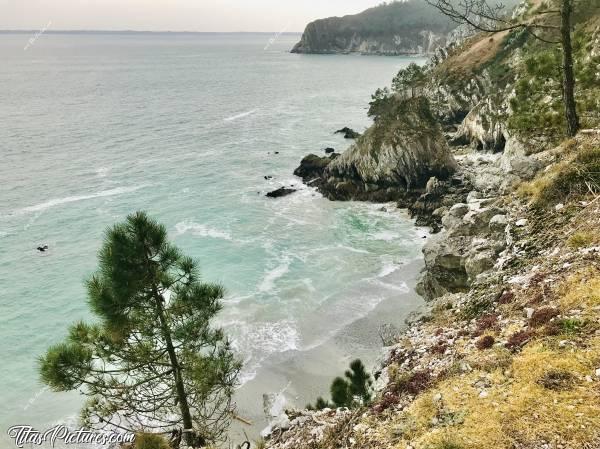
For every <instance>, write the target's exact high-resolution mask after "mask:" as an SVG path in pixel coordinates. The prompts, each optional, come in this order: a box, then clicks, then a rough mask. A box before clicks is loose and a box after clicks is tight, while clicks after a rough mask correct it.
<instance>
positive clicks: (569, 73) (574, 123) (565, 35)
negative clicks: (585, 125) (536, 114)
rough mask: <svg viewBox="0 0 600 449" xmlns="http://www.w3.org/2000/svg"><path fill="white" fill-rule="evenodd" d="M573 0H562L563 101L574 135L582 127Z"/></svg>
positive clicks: (568, 128) (568, 130)
mask: <svg viewBox="0 0 600 449" xmlns="http://www.w3.org/2000/svg"><path fill="white" fill-rule="evenodd" d="M572 2H573V0H562V5H561V12H560V16H561V27H560V32H561V42H562V47H563V101H564V103H565V118H566V120H567V134H568V136H569V137H574V136H575V135H576V134H577V132H578V131H579V128H580V123H579V116H578V115H577V103H576V102H575V75H574V73H573V44H572V42H571V18H572V16H573V3H572Z"/></svg>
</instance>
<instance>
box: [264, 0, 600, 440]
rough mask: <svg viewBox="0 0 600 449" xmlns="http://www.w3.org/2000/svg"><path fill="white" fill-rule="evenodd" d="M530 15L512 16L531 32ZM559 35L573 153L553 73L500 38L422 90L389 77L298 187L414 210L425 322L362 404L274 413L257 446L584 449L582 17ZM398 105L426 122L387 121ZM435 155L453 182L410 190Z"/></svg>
mask: <svg viewBox="0 0 600 449" xmlns="http://www.w3.org/2000/svg"><path fill="white" fill-rule="evenodd" d="M540 4H542V2H533V4H532V5H531V6H527V7H525V8H523V11H522V12H523V13H526V14H529V17H531V15H533V14H535V12H536V9H535V8H536V7H539V6H540ZM574 26H575V32H574V41H575V43H576V44H575V72H576V77H577V80H578V87H577V89H578V110H579V112H580V114H581V117H582V121H583V130H582V131H581V132H580V133H579V134H578V135H577V136H576V137H575V138H572V139H565V138H564V137H563V136H564V127H565V122H564V119H563V116H562V110H561V107H562V105H561V94H560V81H561V80H560V77H558V76H557V75H556V70H555V68H556V67H557V64H559V62H558V61H559V60H558V59H557V58H558V57H559V56H557V54H556V51H554V49H553V48H549V47H547V46H546V45H545V44H543V43H541V42H539V41H536V40H535V39H533V38H532V37H531V36H530V35H528V34H527V33H523V32H519V31H518V30H515V31H512V32H506V33H497V34H493V35H489V34H482V35H477V36H473V37H472V38H470V39H469V40H468V41H466V42H464V43H463V44H462V45H460V46H455V47H451V48H446V49H443V50H440V51H438V52H437V53H436V55H435V57H433V58H432V62H431V64H430V65H429V66H428V67H426V68H425V70H424V72H423V73H424V77H421V76H415V77H410V76H407V73H408V72H402V73H401V75H402V76H400V75H399V76H398V77H397V78H396V79H395V80H394V87H393V90H391V91H390V90H388V91H380V92H378V94H376V95H375V96H374V101H373V102H372V103H371V112H372V113H373V114H374V118H375V124H374V125H373V127H372V128H371V129H370V130H368V131H367V132H366V133H365V136H364V137H363V138H362V139H363V140H362V141H361V140H360V139H359V141H357V143H356V144H355V145H354V146H351V147H350V149H349V150H348V151H347V152H346V153H345V154H343V155H340V156H336V157H334V158H333V159H332V160H329V161H324V160H321V159H320V158H318V159H315V160H314V161H313V162H315V164H313V167H316V168H314V170H315V171H314V172H313V175H315V174H316V177H314V178H312V179H309V178H311V176H307V177H306V179H305V180H306V181H307V182H311V181H313V182H314V184H315V185H316V186H317V188H319V189H321V190H322V191H324V192H325V193H326V194H327V195H328V196H329V197H330V198H335V195H336V194H335V192H333V193H332V192H330V191H329V189H330V188H332V187H331V186H333V187H335V188H337V187H339V188H340V190H339V191H340V192H341V193H339V194H341V195H342V196H344V195H346V193H347V186H346V184H344V181H342V182H340V183H338V184H339V185H336V184H335V183H331V182H329V181H328V179H329V178H334V179H339V180H345V182H347V180H349V179H350V180H351V182H352V183H354V184H356V185H360V182H358V181H357V180H361V181H364V180H369V182H368V183H367V184H368V185H369V189H367V188H366V187H365V188H364V189H363V190H362V191H361V192H366V191H367V190H368V191H370V192H371V195H370V197H369V198H367V199H370V200H377V199H378V195H377V194H376V193H374V192H382V191H383V192H385V191H388V190H389V189H392V190H393V189H394V188H400V189H404V188H406V187H407V186H408V189H407V190H408V191H411V192H413V193H414V195H413V196H411V197H410V198H408V197H407V196H404V197H403V198H401V199H400V200H399V204H398V205H399V206H400V207H409V209H410V210H411V211H412V212H413V214H415V216H416V217H418V218H419V219H420V220H422V221H426V222H428V223H429V224H432V225H433V227H434V230H435V231H439V232H437V233H436V234H435V235H433V236H432V237H431V238H430V239H428V242H427V243H426V245H425V248H424V258H425V265H426V268H425V270H424V273H423V278H422V281H421V284H420V286H419V291H420V293H421V294H422V295H423V296H424V297H425V298H426V299H427V300H428V308H427V311H426V312H424V313H423V314H422V315H421V316H420V317H418V318H416V319H413V320H411V321H410V322H408V323H406V326H405V328H404V332H403V333H402V334H401V335H399V336H398V337H397V338H396V339H395V341H393V342H391V345H390V346H389V347H387V348H386V349H385V356H384V359H383V360H382V361H381V363H380V364H379V365H378V366H376V367H375V368H374V375H375V377H376V379H377V381H376V385H375V399H374V400H373V401H372V402H370V403H368V404H364V405H363V406H362V407H357V408H355V409H350V410H349V409H337V410H334V409H324V410H319V411H306V410H299V411H293V410H292V411H288V412H287V416H288V418H289V419H288V420H287V421H286V423H285V425H284V426H280V427H276V428H275V429H274V431H273V432H272V433H271V435H270V437H269V438H268V440H267V442H266V446H267V447H270V448H277V449H283V448H292V447H293V448H299V449H304V448H306V449H308V448H322V449H329V448H331V449H333V448H340V447H343V448H357V449H358V448H360V449H364V448H367V449H380V448H381V449H383V448H390V447H394V448H400V449H480V448H498V449H515V448H519V449H542V448H570V449H571V448H572V449H579V448H582V449H583V448H588V447H589V448H596V447H600V405H599V404H600V401H599V399H600V356H599V354H600V296H599V292H600V232H599V231H598V229H599V224H600V116H599V115H598V113H597V111H598V110H599V106H600V75H599V73H600V72H599V71H598V67H600V5H599V4H598V3H597V1H591V2H588V4H587V6H584V13H582V14H578V15H577V16H576V20H575V24H574ZM413 72H414V70H413ZM415 73H416V72H415ZM407 93H410V94H407ZM414 96H416V97H418V98H422V99H421V100H419V101H420V102H423V103H421V104H425V102H426V104H427V105H428V110H429V112H428V113H417V114H414V113H413V114H401V115H394V114H393V113H392V114H391V116H393V117H396V120H390V119H389V118H390V114H389V112H390V111H394V110H395V107H396V106H394V105H398V104H404V105H406V104H414V102H415V101H416V100H415V98H414ZM407 97H408V98H407ZM406 102H408V103H406ZM432 118H433V119H432ZM378 122H379V123H378ZM402 123H403V124H405V125H406V126H407V127H415V126H416V125H417V123H422V125H423V129H424V134H425V135H429V136H435V137H434V138H433V139H432V140H431V141H432V142H436V151H433V152H430V151H425V150H424V148H425V147H427V145H424V144H423V143H422V139H418V140H416V141H411V140H410V133H408V136H405V135H403V134H398V133H399V132H400V131H399V130H402V129H404V128H405V127H404V126H403V125H402ZM378 128H379V129H378ZM416 129H417V130H418V129H420V128H416ZM373 135H377V136H381V135H384V136H388V135H389V136H394V135H395V136H397V139H396V140H394V139H393V138H390V140H389V141H387V140H385V139H383V140H382V139H373V137H372V136H373ZM440 136H441V137H440ZM443 140H446V143H444V142H443ZM398 141H400V142H402V144H401V145H399V144H398ZM390 142H395V146H393V145H390ZM391 148H394V149H395V151H393V152H390V149H391ZM412 154H419V155H420V156H421V158H420V159H419V160H418V161H419V162H418V164H417V165H418V168H415V167H416V166H415V165H414V164H412V165H410V166H411V167H412V168H411V171H413V172H414V173H415V174H416V175H415V177H414V178H413V182H405V180H404V178H403V177H402V176H398V173H400V174H402V173H403V172H402V171H400V172H396V171H394V170H395V168H396V167H405V165H403V162H404V159H403V158H404V157H407V158H411V155H412ZM390 155H393V157H390ZM440 156H441V157H442V159H441V160H443V161H444V166H445V167H453V169H452V174H450V175H449V177H448V178H447V179H443V177H440V178H439V179H438V177H437V176H440V173H439V172H436V171H434V172H435V174H436V177H435V178H431V179H429V180H428V181H426V183H425V189H424V190H423V180H424V179H425V177H426V176H427V175H428V174H432V173H433V172H432V173H429V172H428V167H430V166H431V165H428V163H429V162H430V161H440ZM400 161H402V162H400ZM317 162H318V163H317ZM434 165H435V164H434ZM301 168H302V166H301ZM301 172H302V170H301ZM302 174H306V173H305V172H303V173H302ZM323 179H324V180H325V181H323ZM382 180H385V181H386V182H387V181H389V183H386V182H384V183H382ZM323 182H325V187H323ZM383 197H385V195H383ZM390 213H393V212H390ZM393 324H396V325H397V323H393Z"/></svg>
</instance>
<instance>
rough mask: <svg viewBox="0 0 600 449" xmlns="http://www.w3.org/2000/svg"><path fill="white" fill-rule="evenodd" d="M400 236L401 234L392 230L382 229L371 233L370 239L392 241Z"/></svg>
mask: <svg viewBox="0 0 600 449" xmlns="http://www.w3.org/2000/svg"><path fill="white" fill-rule="evenodd" d="M399 238H400V235H398V233H396V232H392V231H380V232H375V233H373V234H370V235H369V239H370V240H381V241H384V242H392V241H394V240H397V239H399Z"/></svg>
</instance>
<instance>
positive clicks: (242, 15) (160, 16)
mask: <svg viewBox="0 0 600 449" xmlns="http://www.w3.org/2000/svg"><path fill="white" fill-rule="evenodd" d="M379 3H381V0H0V29H2V30H40V29H43V28H46V27H47V28H48V29H51V30H140V31H206V32H212V31H262V32H282V31H287V32H294V31H303V30H304V27H305V26H306V24H307V23H309V22H310V21H312V20H315V19H319V18H324V17H330V16H341V15H345V14H355V13H358V12H361V11H363V10H364V9H367V8H369V7H372V6H375V5H377V4H379Z"/></svg>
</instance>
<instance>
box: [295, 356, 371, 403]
mask: <svg viewBox="0 0 600 449" xmlns="http://www.w3.org/2000/svg"><path fill="white" fill-rule="evenodd" d="M344 376H345V379H344V378H342V377H336V378H335V379H334V380H333V382H332V384H331V389H330V392H331V401H332V403H331V404H330V403H329V402H327V401H326V400H325V399H323V398H321V397H319V398H317V401H316V403H315V405H314V407H313V406H311V405H310V404H309V405H308V406H307V408H308V409H310V410H313V409H316V410H322V409H324V408H328V407H348V408H355V407H360V406H362V405H366V404H369V403H370V402H371V385H372V384H373V381H372V379H371V375H370V374H369V373H367V371H366V369H365V366H364V365H363V363H362V362H361V361H360V360H355V361H353V362H352V363H351V364H350V369H349V370H348V371H346V372H345V373H344Z"/></svg>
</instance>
